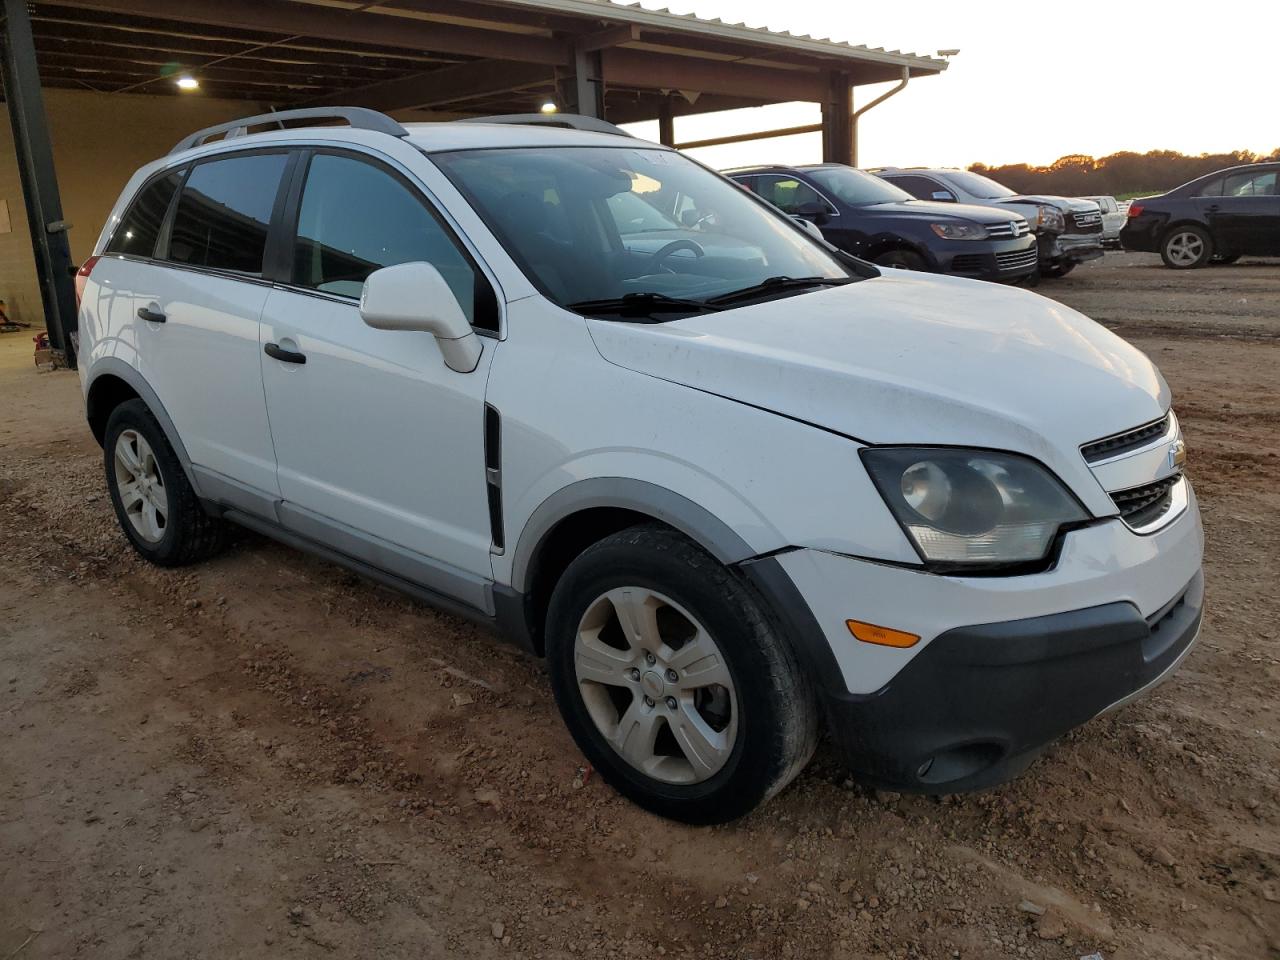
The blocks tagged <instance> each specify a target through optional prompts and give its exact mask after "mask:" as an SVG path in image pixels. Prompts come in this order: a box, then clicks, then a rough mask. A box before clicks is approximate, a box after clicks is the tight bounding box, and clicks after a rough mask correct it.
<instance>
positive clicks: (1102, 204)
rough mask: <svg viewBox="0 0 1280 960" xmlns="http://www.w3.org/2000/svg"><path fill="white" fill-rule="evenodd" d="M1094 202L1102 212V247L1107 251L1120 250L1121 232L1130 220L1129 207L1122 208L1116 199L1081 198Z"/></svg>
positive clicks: (1103, 197)
mask: <svg viewBox="0 0 1280 960" xmlns="http://www.w3.org/2000/svg"><path fill="white" fill-rule="evenodd" d="M1080 199H1081V200H1092V201H1093V202H1094V203H1096V204H1097V205H1098V209H1099V210H1101V211H1102V245H1103V246H1104V247H1106V248H1107V249H1116V250H1119V249H1120V231H1121V230H1122V229H1123V228H1124V224H1125V221H1126V220H1127V219H1128V215H1127V211H1128V207H1127V206H1126V207H1124V208H1122V207H1121V206H1120V202H1119V201H1118V200H1116V198H1115V197H1107V196H1102V197H1081V198H1080Z"/></svg>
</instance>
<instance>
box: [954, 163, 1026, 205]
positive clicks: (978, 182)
mask: <svg viewBox="0 0 1280 960" xmlns="http://www.w3.org/2000/svg"><path fill="white" fill-rule="evenodd" d="M947 177H948V179H950V180H953V181H955V183H956V184H957V185H958V186H959V187H960V189H961V190H963V191H964V192H965V193H967V194H969V196H971V197H977V198H978V199H979V200H1003V199H1004V198H1005V197H1016V196H1017V194H1016V193H1014V192H1013V191H1012V190H1010V189H1009V188H1008V187H1006V186H1004V185H1003V184H999V183H996V182H995V181H994V180H992V179H991V178H990V177H984V176H983V175H982V174H980V173H972V172H970V171H968V170H948V171H947Z"/></svg>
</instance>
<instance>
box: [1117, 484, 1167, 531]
mask: <svg viewBox="0 0 1280 960" xmlns="http://www.w3.org/2000/svg"><path fill="white" fill-rule="evenodd" d="M1181 479H1182V475H1181V474H1178V473H1175V474H1174V475H1173V476H1171V477H1165V478H1164V479H1163V480H1157V481H1155V483H1146V484H1143V485H1142V486H1140V487H1130V488H1129V489H1128V490H1116V491H1114V492H1113V493H1112V494H1111V499H1112V500H1113V501H1114V502H1115V505H1116V509H1117V510H1119V511H1120V517H1121V519H1123V520H1124V522H1125V523H1127V524H1128V525H1129V526H1131V527H1145V526H1148V525H1149V524H1152V523H1155V522H1156V521H1157V520H1159V519H1160V518H1161V517H1163V516H1164V515H1165V514H1166V513H1168V512H1169V507H1170V506H1172V505H1173V488H1174V485H1175V484H1177V482H1178V481H1179V480H1181Z"/></svg>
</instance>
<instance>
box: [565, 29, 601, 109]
mask: <svg viewBox="0 0 1280 960" xmlns="http://www.w3.org/2000/svg"><path fill="white" fill-rule="evenodd" d="M571 92H572V97H573V101H572V103H573V112H574V113H577V114H580V115H582V116H584V117H596V118H598V119H600V120H603V119H605V116H604V71H603V70H602V69H601V65H600V51H599V50H584V49H582V48H581V47H578V46H575V47H574V48H573V85H572V88H571Z"/></svg>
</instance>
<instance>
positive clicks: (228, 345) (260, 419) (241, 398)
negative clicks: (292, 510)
mask: <svg viewBox="0 0 1280 960" xmlns="http://www.w3.org/2000/svg"><path fill="white" fill-rule="evenodd" d="M291 156H292V154H291V153H290V151H288V150H283V149H277V150H255V151H245V152H238V153H231V154H227V153H221V154H216V155H214V156H212V157H210V158H208V159H204V160H198V161H196V162H195V163H194V164H192V165H191V166H190V167H188V168H187V169H186V171H185V175H184V179H183V182H182V185H181V187H180V189H179V190H178V192H177V195H176V197H175V198H174V201H173V204H172V206H171V209H170V213H169V219H168V221H167V223H166V226H165V228H164V230H163V231H162V233H161V236H160V240H159V243H158V245H157V248H156V256H155V258H154V260H153V261H152V262H150V263H147V264H145V265H140V266H139V268H138V274H137V280H136V283H137V287H136V296H135V303H136V304H137V306H138V320H137V321H136V325H137V339H138V353H139V356H140V358H141V363H140V369H141V371H142V374H143V376H144V377H145V378H146V379H147V381H148V382H149V383H150V384H151V386H152V387H153V388H154V389H155V391H156V394H157V395H158V396H159V398H160V402H161V403H162V404H164V407H165V409H166V410H167V411H168V413H169V416H170V418H171V419H172V420H173V423H174V426H175V427H176V428H177V431H178V435H179V436H180V437H181V438H182V442H183V444H184V445H185V446H186V449H187V453H188V454H189V455H190V457H191V460H192V463H193V465H194V466H195V467H196V468H197V470H198V471H199V479H200V481H201V484H202V486H204V485H205V484H206V481H207V483H208V486H209V488H210V490H209V492H211V493H212V494H214V495H215V496H217V497H218V498H220V499H229V500H232V501H234V502H237V503H242V504H243V505H245V506H248V507H250V508H252V509H254V510H255V511H256V512H263V511H264V510H265V511H269V510H270V504H271V502H272V501H273V500H274V499H275V497H276V495H277V494H278V492H279V490H278V487H277V484H276V464H275V454H274V451H273V450H272V446H271V434H270V431H269V429H268V427H267V410H266V403H265V401H264V399H263V396H262V369H261V364H260V363H259V359H258V358H259V351H260V350H261V347H259V345H258V340H259V338H258V325H259V322H260V319H261V315H262V307H263V304H264V303H266V299H267V294H268V293H269V292H270V290H271V285H270V282H269V281H267V280H266V279H265V278H264V263H265V261H266V258H267V255H268V250H267V239H268V234H269V227H270V223H271V218H272V213H273V210H274V209H275V207H276V205H277V204H278V203H279V202H281V201H282V193H281V191H282V187H283V185H284V184H285V182H286V180H285V171H286V168H287V167H288V165H289V164H290V161H291Z"/></svg>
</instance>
